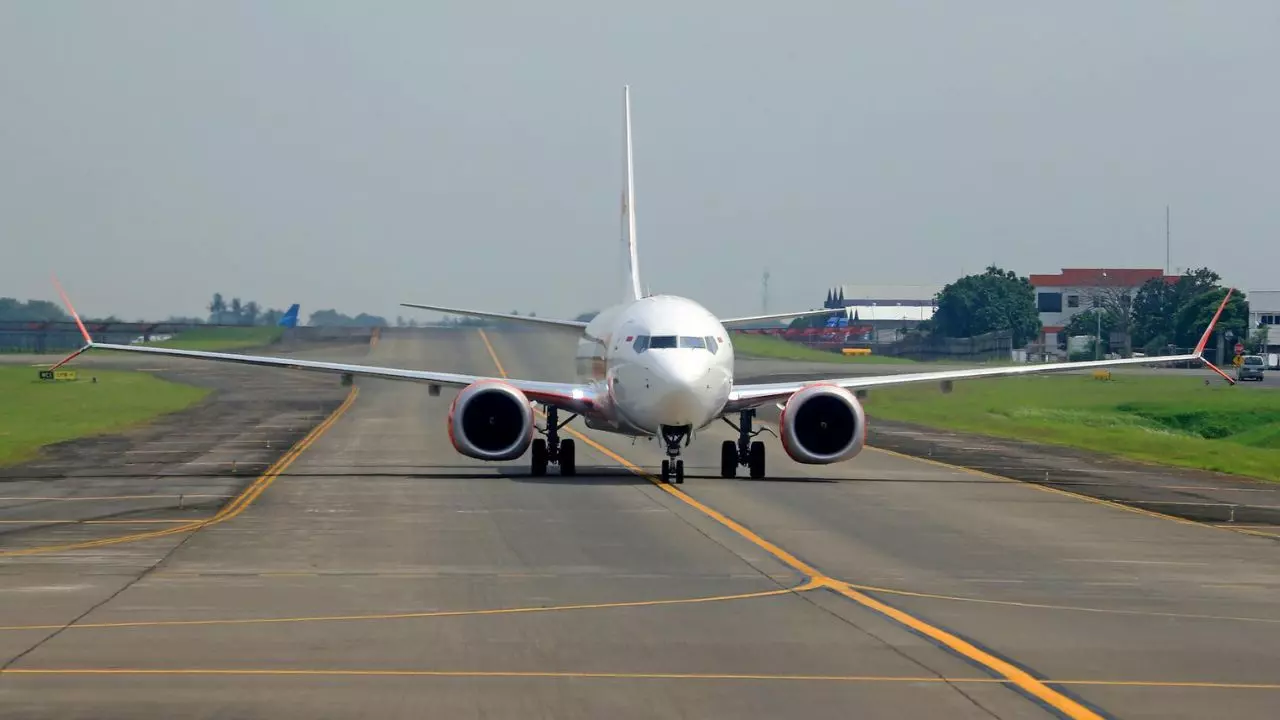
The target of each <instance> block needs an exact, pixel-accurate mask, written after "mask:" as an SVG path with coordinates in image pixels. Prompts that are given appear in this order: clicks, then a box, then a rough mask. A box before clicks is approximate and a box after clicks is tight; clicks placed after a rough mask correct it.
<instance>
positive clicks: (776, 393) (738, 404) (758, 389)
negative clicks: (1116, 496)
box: [725, 290, 1235, 413]
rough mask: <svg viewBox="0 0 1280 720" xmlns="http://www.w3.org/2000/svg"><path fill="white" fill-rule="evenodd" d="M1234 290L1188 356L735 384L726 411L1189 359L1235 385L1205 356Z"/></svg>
mask: <svg viewBox="0 0 1280 720" xmlns="http://www.w3.org/2000/svg"><path fill="white" fill-rule="evenodd" d="M1232 292H1233V291H1232V290H1228V291H1227V296H1226V297H1225V298H1223V300H1222V304H1221V305H1220V306H1218V311H1217V313H1215V314H1214V316H1213V320H1212V321H1211V322H1210V323H1209V327H1208V328H1207V329H1206V330H1205V331H1204V335H1203V336H1202V337H1201V338H1200V343H1199V345H1197V346H1196V349H1195V351H1194V352H1191V353H1189V354H1186V355H1164V356H1160V357H1138V358H1120V359H1117V360H1089V361H1084V362H1062V363H1044V364H1040V365H1011V366H1007V367H992V368H974V369H967V370H941V371H936V372H922V373H902V374H895V375H875V376H863V377H847V378H835V379H821V380H807V381H790V382H779V383H753V384H746V385H734V386H733V390H732V391H730V393H729V401H728V403H726V404H725V412H726V413H729V412H737V411H739V410H745V409H747V408H752V407H756V406H759V405H764V404H766V403H769V402H779V401H782V400H785V399H786V398H789V397H791V395H792V394H793V393H795V392H797V391H799V390H801V389H802V388H804V387H807V386H809V385H836V386H838V387H842V388H845V389H848V390H863V389H868V388H874V387H892V386H895V385H907V384H912V383H922V382H937V383H946V382H951V381H955V380H975V379H978V378H994V377H1014V376H1019V375H1038V374H1040V373H1051V372H1064V371H1071V370H1090V369H1094V368H1113V367H1125V366H1127V365H1163V364H1168V363H1177V362H1189V361H1198V362H1200V363H1203V364H1204V365H1205V366H1207V367H1208V368H1210V369H1211V370H1213V371H1214V372H1216V373H1218V374H1219V375H1221V376H1222V377H1223V378H1225V379H1226V380H1227V382H1230V383H1232V384H1235V381H1234V380H1232V379H1231V377H1230V376H1228V375H1227V374H1226V373H1224V372H1222V371H1221V370H1219V369H1218V368H1217V367H1215V366H1214V365H1213V363H1211V362H1209V361H1208V360H1206V359H1205V358H1204V348H1205V346H1206V345H1207V344H1208V342H1209V336H1210V335H1211V334H1212V333H1213V328H1214V326H1215V325H1216V324H1217V323H1218V317H1219V316H1221V315H1222V311H1223V310H1224V309H1225V308H1226V307H1227V301H1228V300H1230V299H1231V293H1232Z"/></svg>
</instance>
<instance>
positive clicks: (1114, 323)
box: [1062, 310, 1124, 359]
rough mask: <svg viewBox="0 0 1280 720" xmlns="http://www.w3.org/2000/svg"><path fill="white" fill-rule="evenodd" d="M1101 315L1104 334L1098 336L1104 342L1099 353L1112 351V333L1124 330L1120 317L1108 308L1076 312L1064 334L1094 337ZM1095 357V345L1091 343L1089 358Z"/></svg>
mask: <svg viewBox="0 0 1280 720" xmlns="http://www.w3.org/2000/svg"><path fill="white" fill-rule="evenodd" d="M1099 315H1101V316H1102V334H1101V335H1100V336H1099V338H1098V339H1099V341H1100V342H1101V344H1102V352H1101V353H1099V354H1100V355H1101V354H1103V353H1109V352H1112V348H1111V334H1112V333H1113V332H1124V331H1123V330H1121V329H1120V326H1121V322H1120V319H1119V318H1118V317H1117V316H1116V314H1115V313H1113V312H1109V311H1106V310H1102V311H1101V312H1099V311H1097V310H1085V311H1084V312H1079V313H1076V314H1075V315H1072V316H1071V322H1069V323H1067V326H1066V327H1065V328H1063V329H1062V334H1063V335H1065V336H1067V337H1075V336H1078V335H1088V336H1089V337H1093V336H1095V335H1098V316H1099ZM1117 349H1118V348H1117ZM1093 357H1094V355H1093V346H1092V345H1090V353H1089V358H1090V359H1092V358H1093Z"/></svg>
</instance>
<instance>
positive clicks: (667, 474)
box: [662, 460, 671, 485]
mask: <svg viewBox="0 0 1280 720" xmlns="http://www.w3.org/2000/svg"><path fill="white" fill-rule="evenodd" d="M662 484H664V485H670V484H671V461H670V460H663V461H662Z"/></svg>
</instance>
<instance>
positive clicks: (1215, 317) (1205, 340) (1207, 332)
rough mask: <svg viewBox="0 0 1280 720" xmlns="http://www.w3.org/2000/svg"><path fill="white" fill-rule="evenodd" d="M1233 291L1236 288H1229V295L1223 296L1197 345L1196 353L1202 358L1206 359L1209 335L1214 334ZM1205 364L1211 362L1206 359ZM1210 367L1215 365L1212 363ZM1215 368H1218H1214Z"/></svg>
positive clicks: (1219, 371) (1220, 372)
mask: <svg viewBox="0 0 1280 720" xmlns="http://www.w3.org/2000/svg"><path fill="white" fill-rule="evenodd" d="M1233 292H1235V288H1227V295H1226V297H1224V298H1222V304H1221V305H1219V306H1218V312H1216V313H1214V314H1213V319H1212V320H1210V321H1209V327H1207V328H1205V329H1204V335H1201V336H1200V344H1199V345H1196V351H1195V354H1196V355H1197V356H1199V357H1200V359H1201V360H1204V348H1205V346H1206V345H1208V344H1209V336H1210V335H1212V334H1213V328H1214V326H1216V325H1217V324H1218V318H1219V317H1221V316H1222V311H1223V310H1226V309H1227V302H1228V301H1229V300H1231V293H1233ZM1205 364H1206V365H1208V364H1209V363H1208V362H1207V361H1206V362H1205ZM1210 367H1213V366H1212V365H1210ZM1214 370H1218V369H1217V368H1214ZM1218 373H1219V374H1222V371H1221V370H1218Z"/></svg>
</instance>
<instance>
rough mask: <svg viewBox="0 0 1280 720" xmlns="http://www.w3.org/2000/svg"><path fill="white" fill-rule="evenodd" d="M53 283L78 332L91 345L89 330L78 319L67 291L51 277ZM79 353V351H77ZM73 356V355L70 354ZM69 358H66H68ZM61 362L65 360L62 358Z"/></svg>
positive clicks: (56, 279)
mask: <svg viewBox="0 0 1280 720" xmlns="http://www.w3.org/2000/svg"><path fill="white" fill-rule="evenodd" d="M53 285H54V287H56V288H57V289H58V294H59V295H61V296H62V303H63V304H64V305H66V306H67V311H68V312H70V313H71V317H72V318H73V319H74V320H75V321H76V325H77V326H79V328H80V334H81V335H83V336H84V341H85V342H86V343H87V344H89V345H92V344H93V338H92V337H91V336H90V335H89V331H88V330H87V329H86V328H85V326H84V322H83V321H81V320H80V313H78V312H76V308H75V306H74V305H72V304H71V298H69V297H67V291H66V290H63V289H62V283H60V282H58V278H56V277H54V278H53ZM77 354H79V353H77ZM72 357H74V355H73V356H72ZM70 359H71V358H67V360H70ZM63 362H66V360H64V361H63Z"/></svg>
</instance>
